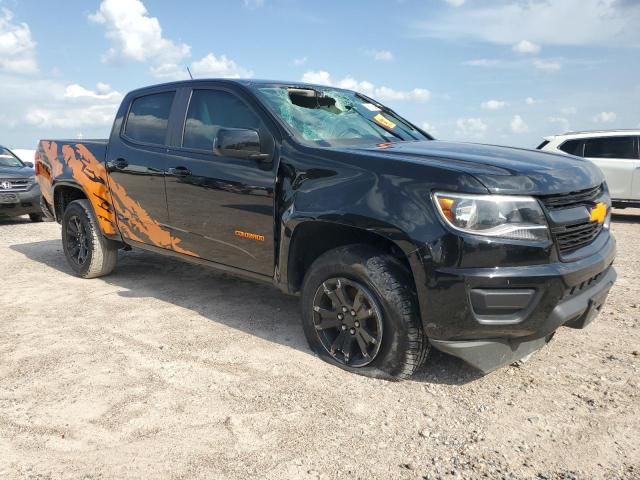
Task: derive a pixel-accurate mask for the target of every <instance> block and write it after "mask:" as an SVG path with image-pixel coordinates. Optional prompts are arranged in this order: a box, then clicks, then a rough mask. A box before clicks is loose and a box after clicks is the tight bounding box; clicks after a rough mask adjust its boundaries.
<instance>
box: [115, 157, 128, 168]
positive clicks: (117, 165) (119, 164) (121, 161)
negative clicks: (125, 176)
mask: <svg viewBox="0 0 640 480" xmlns="http://www.w3.org/2000/svg"><path fill="white" fill-rule="evenodd" d="M128 166H129V162H127V161H126V160H125V159H124V158H118V159H116V160H115V161H114V162H113V167H114V168H115V169H116V170H124V169H125V168H127V167H128Z"/></svg>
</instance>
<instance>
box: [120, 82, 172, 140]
mask: <svg viewBox="0 0 640 480" xmlns="http://www.w3.org/2000/svg"><path fill="white" fill-rule="evenodd" d="M174 97H175V92H163V93H155V94H153V95H146V96H144V97H139V98H136V99H135V100H134V101H133V103H132V104H131V108H130V109H129V116H128V117H127V124H126V126H125V130H124V134H125V136H126V137H128V138H130V139H131V140H135V141H138V142H142V143H151V144H154V145H164V144H165V143H166V138H167V129H168V126H169V114H170V112H171V105H172V103H173V98H174Z"/></svg>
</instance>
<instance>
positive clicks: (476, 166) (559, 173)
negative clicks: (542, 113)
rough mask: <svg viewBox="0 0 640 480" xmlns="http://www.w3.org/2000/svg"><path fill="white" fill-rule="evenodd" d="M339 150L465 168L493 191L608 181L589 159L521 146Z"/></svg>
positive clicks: (538, 191) (557, 189)
mask: <svg viewBox="0 0 640 480" xmlns="http://www.w3.org/2000/svg"><path fill="white" fill-rule="evenodd" d="M339 150H341V151H343V152H345V153H347V152H350V153H352V154H354V153H361V154H362V153H366V154H368V155H375V156H380V157H384V158H388V159H389V160H399V161H403V162H412V163H421V164H428V165H431V166H433V167H441V168H444V169H448V170H455V171H460V172H464V173H467V174H469V175H472V176H474V177H475V178H476V179H477V180H478V181H480V182H481V183H482V184H483V185H484V186H485V187H486V188H487V189H488V190H489V191H490V192H492V193H503V194H506V193H517V194H529V195H546V194H553V193H568V192H572V191H576V190H583V189H587V188H590V187H594V186H596V185H599V184H600V183H602V182H604V177H603V175H602V172H600V170H599V169H598V167H596V166H595V165H594V164H592V163H591V162H589V161H588V160H584V159H581V158H578V157H572V156H568V155H556V154H552V153H546V152H541V151H538V150H526V149H522V148H512V147H501V146H496V145H481V144H475V143H453V142H443V141H437V140H431V141H419V142H399V143H388V144H386V143H385V144H381V145H377V146H367V147H348V148H340V149H339Z"/></svg>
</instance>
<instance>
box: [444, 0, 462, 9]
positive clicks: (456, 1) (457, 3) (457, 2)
mask: <svg viewBox="0 0 640 480" xmlns="http://www.w3.org/2000/svg"><path fill="white" fill-rule="evenodd" d="M464 1H465V0H445V2H447V3H448V4H449V5H451V6H452V7H461V6H462V5H464Z"/></svg>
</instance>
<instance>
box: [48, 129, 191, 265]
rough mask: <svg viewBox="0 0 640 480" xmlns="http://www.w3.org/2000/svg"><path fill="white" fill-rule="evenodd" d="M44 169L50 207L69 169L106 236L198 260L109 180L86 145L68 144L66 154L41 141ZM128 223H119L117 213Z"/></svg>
mask: <svg viewBox="0 0 640 480" xmlns="http://www.w3.org/2000/svg"><path fill="white" fill-rule="evenodd" d="M41 145H42V152H41V159H40V161H41V166H39V168H42V169H43V170H44V171H46V174H39V175H38V182H39V183H40V186H41V188H42V192H43V194H44V195H45V198H46V199H47V201H48V202H49V204H50V205H53V198H52V194H51V191H52V189H51V186H52V182H53V180H55V179H56V178H58V177H62V176H63V174H64V169H65V166H66V167H67V168H68V169H69V173H70V175H71V177H73V179H74V180H76V181H77V182H78V183H79V184H80V185H81V186H82V188H83V189H84V191H85V193H86V194H87V196H88V197H89V201H90V202H91V204H92V206H93V211H94V212H95V214H96V216H97V217H98V224H99V225H100V229H101V230H102V232H103V233H104V234H105V235H109V236H113V235H116V234H117V233H118V231H120V233H121V234H122V236H124V237H126V238H129V239H131V240H134V241H137V242H140V243H145V244H150V245H155V246H157V247H161V248H170V249H173V250H174V251H176V252H179V253H183V254H186V255H191V256H195V257H197V256H198V255H197V254H196V253H194V252H192V251H190V250H187V249H185V248H183V247H181V246H180V245H179V244H180V243H181V242H182V240H181V239H179V238H176V237H175V235H172V234H171V231H170V230H169V228H168V227H164V226H162V225H160V224H159V223H158V222H157V221H156V220H154V219H153V218H152V217H151V215H149V213H148V212H147V211H146V210H145V209H144V208H143V207H142V206H141V205H140V204H139V203H138V202H136V201H135V200H134V199H133V198H131V197H130V196H129V194H128V193H127V191H126V190H125V189H124V187H122V185H120V184H118V183H117V182H115V181H113V179H111V178H107V170H106V168H105V165H104V163H103V162H101V161H99V160H98V159H97V158H96V157H95V155H94V154H93V153H92V152H91V150H89V148H87V146H86V145H83V144H82V143H76V144H65V145H63V146H62V148H61V150H62V152H59V151H58V150H59V147H58V145H57V144H56V143H55V142H48V141H43V142H41ZM116 211H117V212H118V214H119V215H120V216H121V217H123V218H125V219H126V221H121V222H118V223H116V218H115V214H116Z"/></svg>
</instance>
